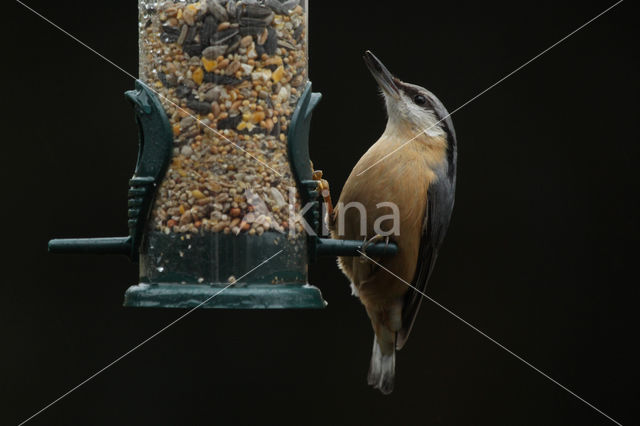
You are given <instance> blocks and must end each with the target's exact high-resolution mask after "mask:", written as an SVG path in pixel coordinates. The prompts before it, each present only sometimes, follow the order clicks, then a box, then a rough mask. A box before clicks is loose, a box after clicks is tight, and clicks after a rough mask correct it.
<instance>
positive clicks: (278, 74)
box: [271, 65, 284, 83]
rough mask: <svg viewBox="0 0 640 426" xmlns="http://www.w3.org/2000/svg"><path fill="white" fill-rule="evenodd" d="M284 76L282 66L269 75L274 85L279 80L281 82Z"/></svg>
mask: <svg viewBox="0 0 640 426" xmlns="http://www.w3.org/2000/svg"><path fill="white" fill-rule="evenodd" d="M283 74H284V67H283V66H282V65H280V66H279V67H278V68H277V69H276V70H275V71H274V72H273V74H271V79H272V80H273V81H274V83H277V82H279V81H280V80H282V75H283Z"/></svg>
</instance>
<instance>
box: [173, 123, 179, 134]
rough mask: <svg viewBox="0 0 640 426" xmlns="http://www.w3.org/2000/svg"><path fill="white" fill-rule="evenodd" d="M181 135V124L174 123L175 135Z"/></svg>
mask: <svg viewBox="0 0 640 426" xmlns="http://www.w3.org/2000/svg"><path fill="white" fill-rule="evenodd" d="M178 135H180V124H178V123H176V124H174V125H173V136H178Z"/></svg>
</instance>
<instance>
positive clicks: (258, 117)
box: [251, 111, 265, 123]
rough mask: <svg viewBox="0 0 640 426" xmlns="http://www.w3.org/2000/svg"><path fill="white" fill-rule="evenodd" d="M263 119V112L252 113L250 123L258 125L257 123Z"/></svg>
mask: <svg viewBox="0 0 640 426" xmlns="http://www.w3.org/2000/svg"><path fill="white" fill-rule="evenodd" d="M264 118H265V114H264V112H262V111H256V112H254V113H253V116H252V117H251V121H252V122H253V123H259V122H261V121H262V120H264Z"/></svg>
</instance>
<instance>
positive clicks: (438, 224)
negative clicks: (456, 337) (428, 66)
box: [396, 170, 455, 349]
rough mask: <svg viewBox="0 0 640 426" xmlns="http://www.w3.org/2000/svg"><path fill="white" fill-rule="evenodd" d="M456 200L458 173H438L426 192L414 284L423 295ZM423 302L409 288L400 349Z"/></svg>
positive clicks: (403, 316)
mask: <svg viewBox="0 0 640 426" xmlns="http://www.w3.org/2000/svg"><path fill="white" fill-rule="evenodd" d="M454 198H455V174H454V175H453V177H452V178H450V177H449V176H448V173H446V170H443V171H442V173H438V180H437V181H436V182H435V183H433V184H431V185H430V186H429V189H428V191H427V206H426V214H425V220H424V224H423V226H422V238H421V240H420V250H419V252H418V264H417V266H416V272H415V274H414V278H413V282H412V283H411V285H413V286H414V287H415V288H416V289H418V290H419V291H420V292H422V293H425V291H426V288H427V282H428V281H429V278H430V277H431V273H432V272H433V267H434V265H435V263H436V259H437V257H438V250H439V249H440V246H441V245H442V242H443V240H444V237H445V234H446V233H447V228H448V227H449V221H450V219H451V212H452V211H453V203H454ZM422 299H423V295H422V294H420V293H419V292H418V291H416V290H414V289H409V291H408V292H407V294H406V296H405V300H404V304H403V308H402V328H401V329H400V331H399V332H398V335H397V340H396V347H397V348H398V349H402V347H403V346H404V344H405V343H406V342H407V339H408V338H409V333H410V332H411V328H412V327H413V323H414V322H415V320H416V315H417V314H418V310H419V309H420V304H421V302H422Z"/></svg>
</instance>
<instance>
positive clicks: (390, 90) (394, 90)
mask: <svg viewBox="0 0 640 426" xmlns="http://www.w3.org/2000/svg"><path fill="white" fill-rule="evenodd" d="M363 58H364V62H365V63H366V64H367V68H369V71H371V74H372V75H373V78H375V79H376V82H377V83H378V85H379V86H380V88H381V89H382V91H383V92H384V94H385V95H387V96H392V97H394V98H395V99H399V98H400V90H398V86H397V85H396V83H395V81H394V77H393V75H391V73H390V72H389V70H388V69H387V67H385V66H384V64H383V63H382V62H380V59H378V58H376V56H375V55H374V54H373V53H371V51H370V50H367V51H366V52H364V56H363Z"/></svg>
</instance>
